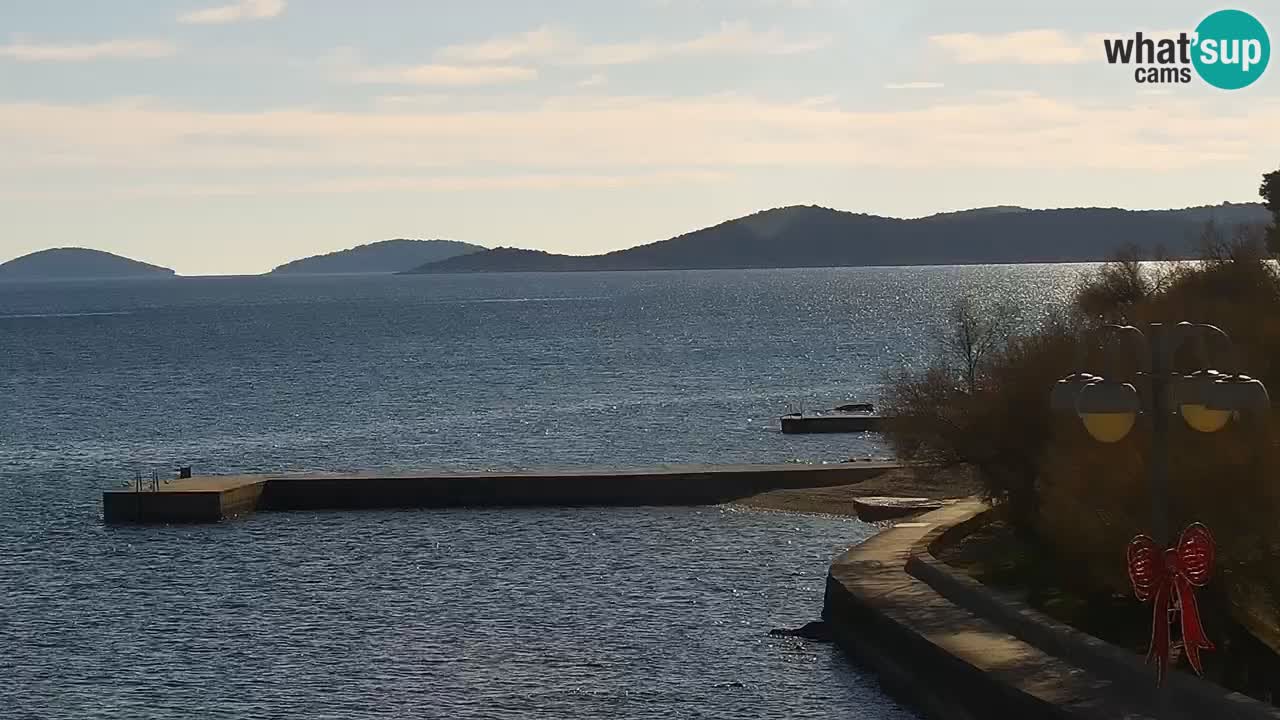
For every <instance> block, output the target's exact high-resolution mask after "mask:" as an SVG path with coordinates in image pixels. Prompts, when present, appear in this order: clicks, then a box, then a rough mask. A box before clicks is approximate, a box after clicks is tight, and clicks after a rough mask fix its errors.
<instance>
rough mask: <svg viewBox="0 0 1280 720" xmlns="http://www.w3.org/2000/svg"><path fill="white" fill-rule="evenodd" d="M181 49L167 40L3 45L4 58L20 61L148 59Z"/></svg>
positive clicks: (1, 50)
mask: <svg viewBox="0 0 1280 720" xmlns="http://www.w3.org/2000/svg"><path fill="white" fill-rule="evenodd" d="M177 51H178V49H177V46H175V45H174V44H173V43H170V42H166V41H163V40H104V41H102V42H96V43H81V44H66V45H53V44H35V43H28V42H14V43H11V44H9V45H0V58H9V59H11V60H17V61H19V62H84V61H89V60H146V59H154V58H163V57H169V56H171V55H173V54H175V53H176V52H177Z"/></svg>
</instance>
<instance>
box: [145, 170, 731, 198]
mask: <svg viewBox="0 0 1280 720" xmlns="http://www.w3.org/2000/svg"><path fill="white" fill-rule="evenodd" d="M725 177H726V176H725V175H724V174H722V173H717V172H711V171H706V170H673V171H658V172H635V173H613V174H610V173H595V174H590V173H571V172H568V173H566V172H560V173H515V174H494V175H454V176H439V175H434V174H430V175H361V176H354V177H346V178H325V179H319V180H317V179H311V178H308V179H302V180H295V179H285V180H283V181H280V180H277V181H274V182H271V181H268V182H263V181H261V180H257V181H254V182H250V183H247V184H246V183H243V182H235V183H226V184H207V183H206V184H197V185H190V184H187V185H173V184H169V183H165V184H161V185H141V186H135V187H132V188H129V189H128V190H127V192H126V193H125V194H128V195H140V196H144V197H211V196H212V197H246V196H247V197H253V196H258V195H264V194H277V195H317V194H319V195H328V194H348V193H363V192H372V193H381V192H406V191H410V192H466V191H475V190H482V191H483V190H512V189H514V190H558V189H564V188H622V187H640V186H652V185H669V184H673V183H680V184H685V183H696V184H703V183H714V182H719V181H721V180H724V179H725Z"/></svg>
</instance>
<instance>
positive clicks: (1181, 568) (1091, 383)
mask: <svg viewBox="0 0 1280 720" xmlns="http://www.w3.org/2000/svg"><path fill="white" fill-rule="evenodd" d="M1103 330H1104V331H1106V333H1107V335H1108V337H1107V338H1106V340H1107V343H1106V345H1105V346H1104V349H1108V350H1109V349H1110V346H1111V345H1113V344H1115V342H1116V341H1117V340H1119V341H1123V342H1125V343H1127V344H1128V345H1130V347H1131V349H1134V350H1136V351H1137V352H1136V355H1137V360H1138V364H1139V367H1138V372H1137V379H1136V380H1137V384H1136V386H1135V385H1134V384H1131V383H1128V382H1122V381H1120V380H1117V379H1114V378H1111V379H1108V378H1102V377H1098V376H1097V375H1093V374H1091V373H1086V372H1080V371H1076V372H1074V373H1072V374H1071V375H1068V376H1067V377H1065V378H1063V379H1061V380H1059V381H1058V382H1057V383H1056V384H1055V385H1054V388H1053V391H1052V392H1051V393H1050V395H1049V402H1050V405H1051V406H1052V407H1053V409H1054V410H1057V411H1063V412H1066V411H1070V412H1074V413H1075V414H1076V415H1077V416H1078V417H1079V418H1080V420H1081V422H1083V423H1084V427H1085V430H1087V431H1088V432H1089V434H1090V435H1092V436H1093V437H1094V438H1095V439H1097V440H1100V441H1102V442H1106V443H1114V442H1119V441H1121V440H1123V439H1124V438H1125V436H1127V435H1128V434H1129V431H1130V430H1132V429H1133V426H1134V423H1135V422H1136V421H1137V418H1138V415H1139V414H1144V415H1147V416H1148V417H1149V419H1150V420H1151V448H1150V457H1149V458H1148V467H1149V469H1150V473H1149V480H1148V482H1149V489H1150V492H1151V525H1152V530H1153V532H1152V535H1153V536H1154V538H1152V537H1148V536H1146V535H1139V536H1138V537H1136V538H1134V539H1133V541H1132V542H1130V543H1129V548H1128V551H1127V555H1126V557H1127V561H1128V562H1127V564H1128V571H1129V581H1130V584H1132V586H1133V591H1134V594H1135V595H1136V596H1137V597H1138V599H1139V600H1142V601H1143V602H1146V601H1150V602H1151V603H1152V605H1153V612H1154V619H1153V622H1152V629H1151V649H1150V651H1149V652H1148V653H1147V659H1148V660H1149V661H1151V660H1154V661H1155V662H1156V663H1157V665H1156V668H1157V669H1156V682H1157V683H1158V684H1159V683H1162V682H1163V681H1164V676H1165V673H1166V671H1167V667H1168V664H1169V655H1170V645H1171V632H1170V626H1171V625H1172V624H1173V623H1174V618H1175V617H1180V618H1181V624H1182V645H1183V651H1184V653H1185V655H1186V657H1187V661H1188V662H1189V663H1190V664H1191V667H1192V668H1194V669H1195V671H1196V672H1197V673H1200V672H1202V667H1201V662H1200V651H1201V650H1212V649H1213V643H1212V642H1210V641H1209V638H1208V637H1207V636H1206V635H1205V633H1204V626H1203V625H1202V624H1201V622H1200V615H1199V611H1198V609H1197V606H1196V599H1195V593H1194V588H1198V587H1204V586H1205V584H1206V583H1208V582H1209V577H1210V574H1211V573H1212V570H1213V558H1214V553H1215V550H1214V543H1213V535H1212V534H1210V532H1209V529H1208V528H1206V527H1205V526H1204V525H1201V524H1200V523H1193V524H1191V525H1190V526H1189V527H1187V529H1186V530H1184V531H1183V532H1182V535H1181V536H1180V537H1179V539H1178V541H1177V543H1176V544H1175V545H1173V546H1172V547H1171V546H1170V542H1169V540H1170V538H1169V417H1170V416H1171V415H1174V414H1177V415H1181V416H1182V419H1183V420H1184V421H1185V422H1186V423H1187V425H1189V426H1190V427H1191V428H1193V429H1195V430H1198V431H1200V432H1216V431H1218V430H1221V429H1222V428H1223V427H1226V425H1227V423H1228V422H1230V421H1231V419H1232V418H1233V417H1238V416H1239V415H1240V413H1244V412H1258V413H1265V412H1266V411H1269V410H1270V407H1271V398H1270V397H1268V396H1267V389H1266V388H1265V387H1264V386H1263V385H1262V383H1261V382H1259V381H1257V380H1254V379H1253V378H1251V377H1249V376H1248V375H1242V374H1240V372H1239V369H1238V368H1236V367H1234V365H1235V363H1234V360H1233V361H1232V363H1231V366H1230V367H1228V368H1227V369H1226V370H1227V372H1225V373H1222V372H1218V371H1217V370H1212V369H1210V368H1209V367H1208V365H1209V357H1208V353H1207V352H1206V345H1207V343H1208V341H1209V340H1217V341H1219V342H1220V343H1222V344H1225V345H1226V347H1227V348H1228V350H1231V349H1232V348H1231V338H1229V337H1228V336H1227V334H1226V333H1224V332H1223V331H1222V330H1220V329H1218V328H1217V327H1214V326H1213V325H1203V324H1193V323H1187V322H1183V323H1178V324H1177V325H1174V326H1172V327H1168V326H1166V325H1163V324H1161V323H1152V324H1151V326H1150V328H1149V329H1148V331H1147V332H1146V333H1143V332H1142V331H1141V330H1139V329H1138V328H1136V327H1133V326H1132V325H1105V326H1103ZM1188 340H1194V341H1195V342H1196V350H1197V359H1198V362H1199V365H1200V367H1199V368H1198V369H1196V370H1195V371H1193V372H1191V373H1188V374H1186V375H1182V374H1179V373H1178V372H1176V371H1175V370H1174V367H1173V365H1174V355H1175V353H1177V351H1178V350H1179V348H1181V347H1182V345H1183V343H1185V342H1187V341H1188ZM1231 354H1234V353H1231ZM1080 359H1081V360H1083V357H1081V358H1080ZM1077 364H1081V363H1077Z"/></svg>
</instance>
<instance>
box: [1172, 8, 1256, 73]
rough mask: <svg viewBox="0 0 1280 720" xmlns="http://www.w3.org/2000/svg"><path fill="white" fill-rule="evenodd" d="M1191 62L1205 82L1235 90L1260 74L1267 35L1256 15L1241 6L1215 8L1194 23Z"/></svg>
mask: <svg viewBox="0 0 1280 720" xmlns="http://www.w3.org/2000/svg"><path fill="white" fill-rule="evenodd" d="M1196 36H1197V39H1196V41H1195V43H1196V46H1195V50H1194V52H1193V54H1192V57H1191V63H1192V64H1193V65H1195V68H1196V72H1197V73H1199V74H1200V77H1201V78H1203V79H1204V81H1205V82H1207V83H1209V84H1210V85H1212V86H1214V87H1216V88H1222V89H1223V90H1239V89H1240V88H1242V87H1248V86H1249V85H1252V84H1253V82H1254V81H1255V80H1257V79H1258V78H1260V77H1262V72H1263V71H1264V70H1266V69H1267V61H1269V60H1270V59H1271V38H1269V37H1267V29H1266V28H1265V27H1263V26H1262V23H1260V22H1258V19H1257V18H1255V17H1254V16H1252V15H1250V14H1249V13H1247V12H1244V11H1243V10H1219V11H1218V12H1216V13H1213V14H1212V15H1210V16H1209V17H1207V18H1205V19H1204V20H1201V21H1200V24H1199V25H1197V26H1196Z"/></svg>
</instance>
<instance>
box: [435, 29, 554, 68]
mask: <svg viewBox="0 0 1280 720" xmlns="http://www.w3.org/2000/svg"><path fill="white" fill-rule="evenodd" d="M576 44H577V41H576V39H575V38H574V36H573V34H572V33H570V32H568V31H565V30H560V29H557V28H553V27H550V26H544V27H540V28H538V29H536V30H529V31H527V32H522V33H516V34H515V35H504V36H500V37H494V38H490V39H489V40H485V41H483V42H479V43H474V44H471V45H449V46H446V47H443V48H441V49H440V50H439V51H438V52H437V53H436V57H437V58H438V59H440V60H443V61H449V62H460V63H506V62H512V61H516V60H534V59H540V58H546V57H551V56H554V55H557V54H562V53H564V52H566V51H568V50H569V49H570V48H572V47H574V46H575V45H576Z"/></svg>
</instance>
